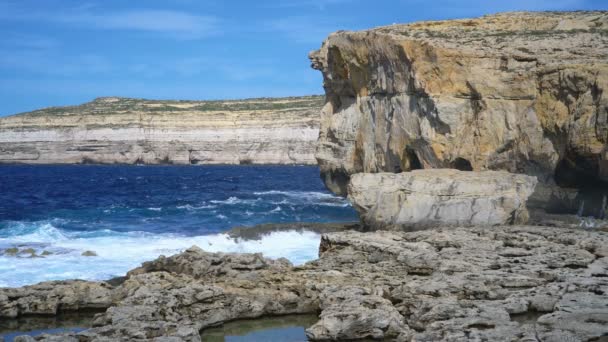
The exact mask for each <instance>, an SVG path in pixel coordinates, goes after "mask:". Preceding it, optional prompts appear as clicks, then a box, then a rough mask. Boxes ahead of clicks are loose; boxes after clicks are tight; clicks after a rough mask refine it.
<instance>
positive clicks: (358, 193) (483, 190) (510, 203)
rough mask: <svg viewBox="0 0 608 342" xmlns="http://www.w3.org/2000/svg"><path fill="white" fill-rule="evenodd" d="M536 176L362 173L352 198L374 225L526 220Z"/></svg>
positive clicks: (443, 171) (365, 220) (451, 171)
mask: <svg viewBox="0 0 608 342" xmlns="http://www.w3.org/2000/svg"><path fill="white" fill-rule="evenodd" d="M536 184H537V180H536V177H532V176H527V175H522V174H514V173H509V172H506V171H458V170H454V169H427V170H414V171H412V172H402V173H358V174H354V175H352V176H351V179H350V183H349V185H348V198H349V199H350V201H351V202H352V203H353V206H354V207H355V209H357V211H358V212H359V215H360V217H361V221H362V222H363V224H364V225H365V226H367V227H368V228H372V229H386V228H387V227H393V228H399V229H403V228H406V229H423V228H428V227H437V226H481V225H505V224H524V223H526V222H527V221H528V218H529V214H528V210H527V208H526V201H527V200H528V197H530V195H531V194H532V193H533V192H534V188H535V186H536Z"/></svg>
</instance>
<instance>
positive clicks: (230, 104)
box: [0, 96, 323, 164]
mask: <svg viewBox="0 0 608 342" xmlns="http://www.w3.org/2000/svg"><path fill="white" fill-rule="evenodd" d="M322 101H323V100H322V97H320V96H308V97H291V98H274V99H270V98H266V99H248V100H233V101H160V100H142V99H129V98H118V97H106V98H99V99H96V100H94V101H92V102H89V103H85V104H83V105H79V106H71V107H54V108H46V109H41V110H37V111H33V112H29V113H23V114H18V115H13V116H9V117H4V118H0V163H28V164H75V163H102V164H112V163H122V164H316V160H315V158H314V150H315V146H316V141H317V137H318V135H319V110H320V108H321V105H322Z"/></svg>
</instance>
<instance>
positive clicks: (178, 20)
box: [0, 3, 220, 39]
mask: <svg viewBox="0 0 608 342" xmlns="http://www.w3.org/2000/svg"><path fill="white" fill-rule="evenodd" d="M0 19H2V20H7V21H8V20H11V21H30V22H45V23H50V24H57V25H65V26H75V27H79V28H84V29H87V28H89V29H102V30H128V31H139V32H150V33H155V34H161V35H165V36H167V37H171V38H177V39H201V38H205V37H208V36H210V35H215V34H218V33H220V29H219V23H220V20H219V19H218V18H216V17H214V16H209V15H199V14H191V13H188V12H183V11H174V10H153V9H133V10H122V11H104V10H102V9H101V8H99V7H96V6H91V5H81V6H79V7H76V8H64V9H61V10H59V11H58V10H46V11H41V10H27V9H25V8H22V7H19V6H15V5H11V4H7V3H4V4H0Z"/></svg>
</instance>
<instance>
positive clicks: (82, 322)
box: [0, 312, 318, 342]
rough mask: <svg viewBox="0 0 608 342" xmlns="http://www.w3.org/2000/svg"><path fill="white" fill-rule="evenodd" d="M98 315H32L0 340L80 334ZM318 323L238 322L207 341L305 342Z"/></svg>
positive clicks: (308, 319)
mask: <svg viewBox="0 0 608 342" xmlns="http://www.w3.org/2000/svg"><path fill="white" fill-rule="evenodd" d="M95 313H96V312H83V313H66V314H60V315H58V316H30V317H20V318H17V319H12V320H2V321H0V338H1V337H3V338H4V340H5V342H12V341H13V339H14V338H15V337H17V336H21V335H29V336H39V335H41V334H45V333H47V334H58V333H62V332H71V331H72V332H79V331H83V330H86V329H88V327H91V326H92V323H93V317H94V315H95ZM317 321H318V317H317V316H316V315H289V316H277V317H265V318H258V319H251V320H237V321H233V322H229V323H226V324H224V325H222V326H219V327H214V328H209V329H205V330H204V331H202V333H201V339H202V341H205V342H267V341H280V342H305V341H308V340H307V338H306V332H305V331H306V329H307V328H308V327H310V326H312V325H313V324H314V323H316V322H317Z"/></svg>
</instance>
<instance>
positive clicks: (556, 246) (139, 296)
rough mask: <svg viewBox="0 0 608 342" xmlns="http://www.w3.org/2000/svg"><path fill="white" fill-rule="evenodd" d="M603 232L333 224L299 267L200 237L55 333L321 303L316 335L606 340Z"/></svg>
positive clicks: (127, 328)
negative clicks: (229, 250)
mask: <svg viewBox="0 0 608 342" xmlns="http://www.w3.org/2000/svg"><path fill="white" fill-rule="evenodd" d="M607 246H608V236H607V235H606V234H605V233H602V232H597V231H584V230H575V229H560V228H546V227H527V226H508V227H503V226H501V227H492V228H479V227H478V228H440V229H435V230H427V231H419V232H398V231H379V232H372V233H361V232H354V231H346V232H337V233H329V234H326V235H324V236H323V239H322V243H321V246H320V259H319V260H317V261H313V262H309V263H307V264H305V265H303V266H299V267H294V266H292V265H290V264H289V263H288V262H287V261H286V260H269V259H265V258H263V257H262V256H261V255H256V254H246V255H239V254H221V253H218V254H213V253H207V252H204V251H203V250H201V249H199V248H196V247H193V248H191V249H189V250H187V251H185V252H184V253H181V254H178V255H175V256H172V257H167V258H165V257H161V258H159V259H157V260H155V261H152V262H149V263H146V264H144V265H143V266H142V267H140V268H138V269H135V270H133V271H132V272H130V274H129V276H128V279H127V280H126V281H125V282H124V283H123V284H121V285H119V286H117V287H116V288H114V289H112V291H111V292H112V293H111V296H112V304H111V305H110V306H109V309H108V310H107V311H106V312H105V313H104V314H101V315H99V316H98V317H97V319H96V321H95V325H96V327H94V328H92V329H89V330H87V331H84V332H81V333H72V334H67V335H62V336H61V338H64V339H63V340H64V341H69V340H70V339H72V340H74V341H80V342H83V341H110V340H111V341H126V340H132V341H200V336H199V330H200V329H204V328H206V327H210V326H214V325H217V324H221V323H222V322H226V321H230V320H235V319H239V318H255V317H261V316H272V315H283V314H293V313H318V312H319V313H320V319H319V321H318V322H317V323H316V324H314V325H313V326H312V327H310V328H309V329H308V331H307V334H308V336H309V338H311V339H313V340H345V339H355V338H387V339H391V340H400V341H413V340H415V341H469V340H487V341H516V340H521V341H563V340H564V338H566V337H567V338H570V339H571V340H576V341H591V340H599V339H600V338H605V337H606V336H608V295H606V294H607V293H608V292H607V291H608V247H607ZM68 283H69V282H68ZM11 291H12V292H11ZM15 291H17V292H19V291H24V290H23V289H18V290H11V289H8V290H7V289H3V290H0V307H10V306H14V305H15V304H13V303H15V302H19V301H23V300H22V299H19V298H17V297H14V296H11V295H9V294H10V293H14V292H15ZM83 298H85V299H86V298H87V297H83ZM85 304H87V303H82V305H85ZM0 312H5V311H0ZM22 313H26V312H25V311H24V312H22ZM13 316H14V315H13V314H11V315H9V316H6V314H3V317H13ZM58 338H59V337H56V336H55V337H51V336H43V337H40V338H37V339H36V340H38V341H57V340H58Z"/></svg>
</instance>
